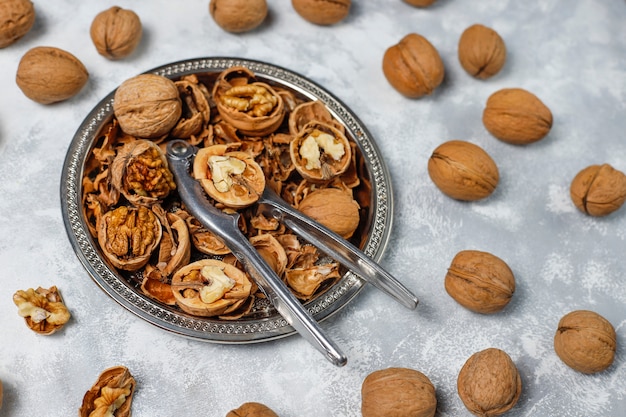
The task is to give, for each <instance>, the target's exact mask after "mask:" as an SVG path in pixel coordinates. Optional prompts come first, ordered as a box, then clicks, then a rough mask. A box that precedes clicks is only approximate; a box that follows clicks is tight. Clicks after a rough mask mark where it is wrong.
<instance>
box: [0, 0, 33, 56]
mask: <svg viewBox="0 0 626 417" xmlns="http://www.w3.org/2000/svg"><path fill="white" fill-rule="evenodd" d="M34 24H35V6H34V5H33V2H32V1H30V0H3V1H2V2H0V48H6V47H7V46H9V45H12V44H13V43H15V42H17V41H18V40H19V39H20V38H21V37H22V36H24V35H26V34H27V33H28V32H29V31H30V30H31V28H32V27H33V25H34Z"/></svg>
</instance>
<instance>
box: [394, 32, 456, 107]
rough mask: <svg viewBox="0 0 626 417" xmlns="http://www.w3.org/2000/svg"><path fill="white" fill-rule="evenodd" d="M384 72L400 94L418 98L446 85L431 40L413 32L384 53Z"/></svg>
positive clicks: (441, 65) (441, 64) (440, 64)
mask: <svg viewBox="0 0 626 417" xmlns="http://www.w3.org/2000/svg"><path fill="white" fill-rule="evenodd" d="M383 73H384V74H385V77H386V78H387V81H389V84H391V86H392V87H393V88H395V89H396V90H397V91H398V92H400V93H401V94H403V95H404V96H406V97H409V98H418V97H422V96H425V95H428V94H431V93H432V92H433V91H434V90H435V89H436V88H437V87H438V86H439V85H440V84H441V83H442V82H443V78H444V73H445V70H444V66H443V61H442V60H441V56H439V52H438V51H437V49H436V48H435V47H434V46H433V45H432V44H431V43H430V42H429V41H428V39H426V38H425V37H423V36H422V35H418V34H417V33H410V34H408V35H406V36H405V37H404V38H402V39H401V40H400V42H398V43H397V44H396V45H393V46H391V47H390V48H388V49H387V51H385V55H384V56H383Z"/></svg>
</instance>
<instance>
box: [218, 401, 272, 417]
mask: <svg viewBox="0 0 626 417" xmlns="http://www.w3.org/2000/svg"><path fill="white" fill-rule="evenodd" d="M226 417H278V414H276V413H275V412H274V411H272V410H271V409H270V408H269V407H268V406H266V405H264V404H261V403H256V402H249V403H243V404H242V405H241V406H240V407H239V408H236V409H234V410H230V411H229V412H228V414H226Z"/></svg>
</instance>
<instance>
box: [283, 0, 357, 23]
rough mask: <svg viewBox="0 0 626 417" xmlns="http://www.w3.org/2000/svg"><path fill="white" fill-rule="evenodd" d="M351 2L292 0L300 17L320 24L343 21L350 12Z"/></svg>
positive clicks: (339, 0) (348, 0)
mask: <svg viewBox="0 0 626 417" xmlns="http://www.w3.org/2000/svg"><path fill="white" fill-rule="evenodd" d="M351 4H352V0H291V5H292V6H293V9H294V10H295V11H296V13H298V14H299V15H300V17H302V18H303V19H304V20H306V21H308V22H311V23H314V24H316V25H320V26H328V25H334V24H335V23H339V22H341V21H342V20H343V19H345V18H346V17H347V16H348V14H349V13H350V6H351Z"/></svg>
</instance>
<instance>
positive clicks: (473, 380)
mask: <svg viewBox="0 0 626 417" xmlns="http://www.w3.org/2000/svg"><path fill="white" fill-rule="evenodd" d="M457 390H458V393H459V397H460V398H461V401H463V404H465V407H466V408H467V409H468V410H469V411H470V412H471V413H472V414H474V415H476V416H479V417H493V416H499V415H501V414H504V413H506V412H507V411H509V410H510V409H511V408H513V406H515V404H516V403H517V400H519V397H520V394H521V393H522V379H521V377H520V374H519V372H518V370H517V367H516V366H515V363H514V362H513V361H512V360H511V357H510V356H509V355H508V354H507V353H506V352H504V351H502V350H500V349H496V348H489V349H485V350H482V351H480V352H477V353H474V354H473V355H472V356H471V357H470V358H469V359H468V360H467V361H466V362H465V364H464V365H463V367H462V368H461V371H460V372H459V376H458V379H457Z"/></svg>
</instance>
